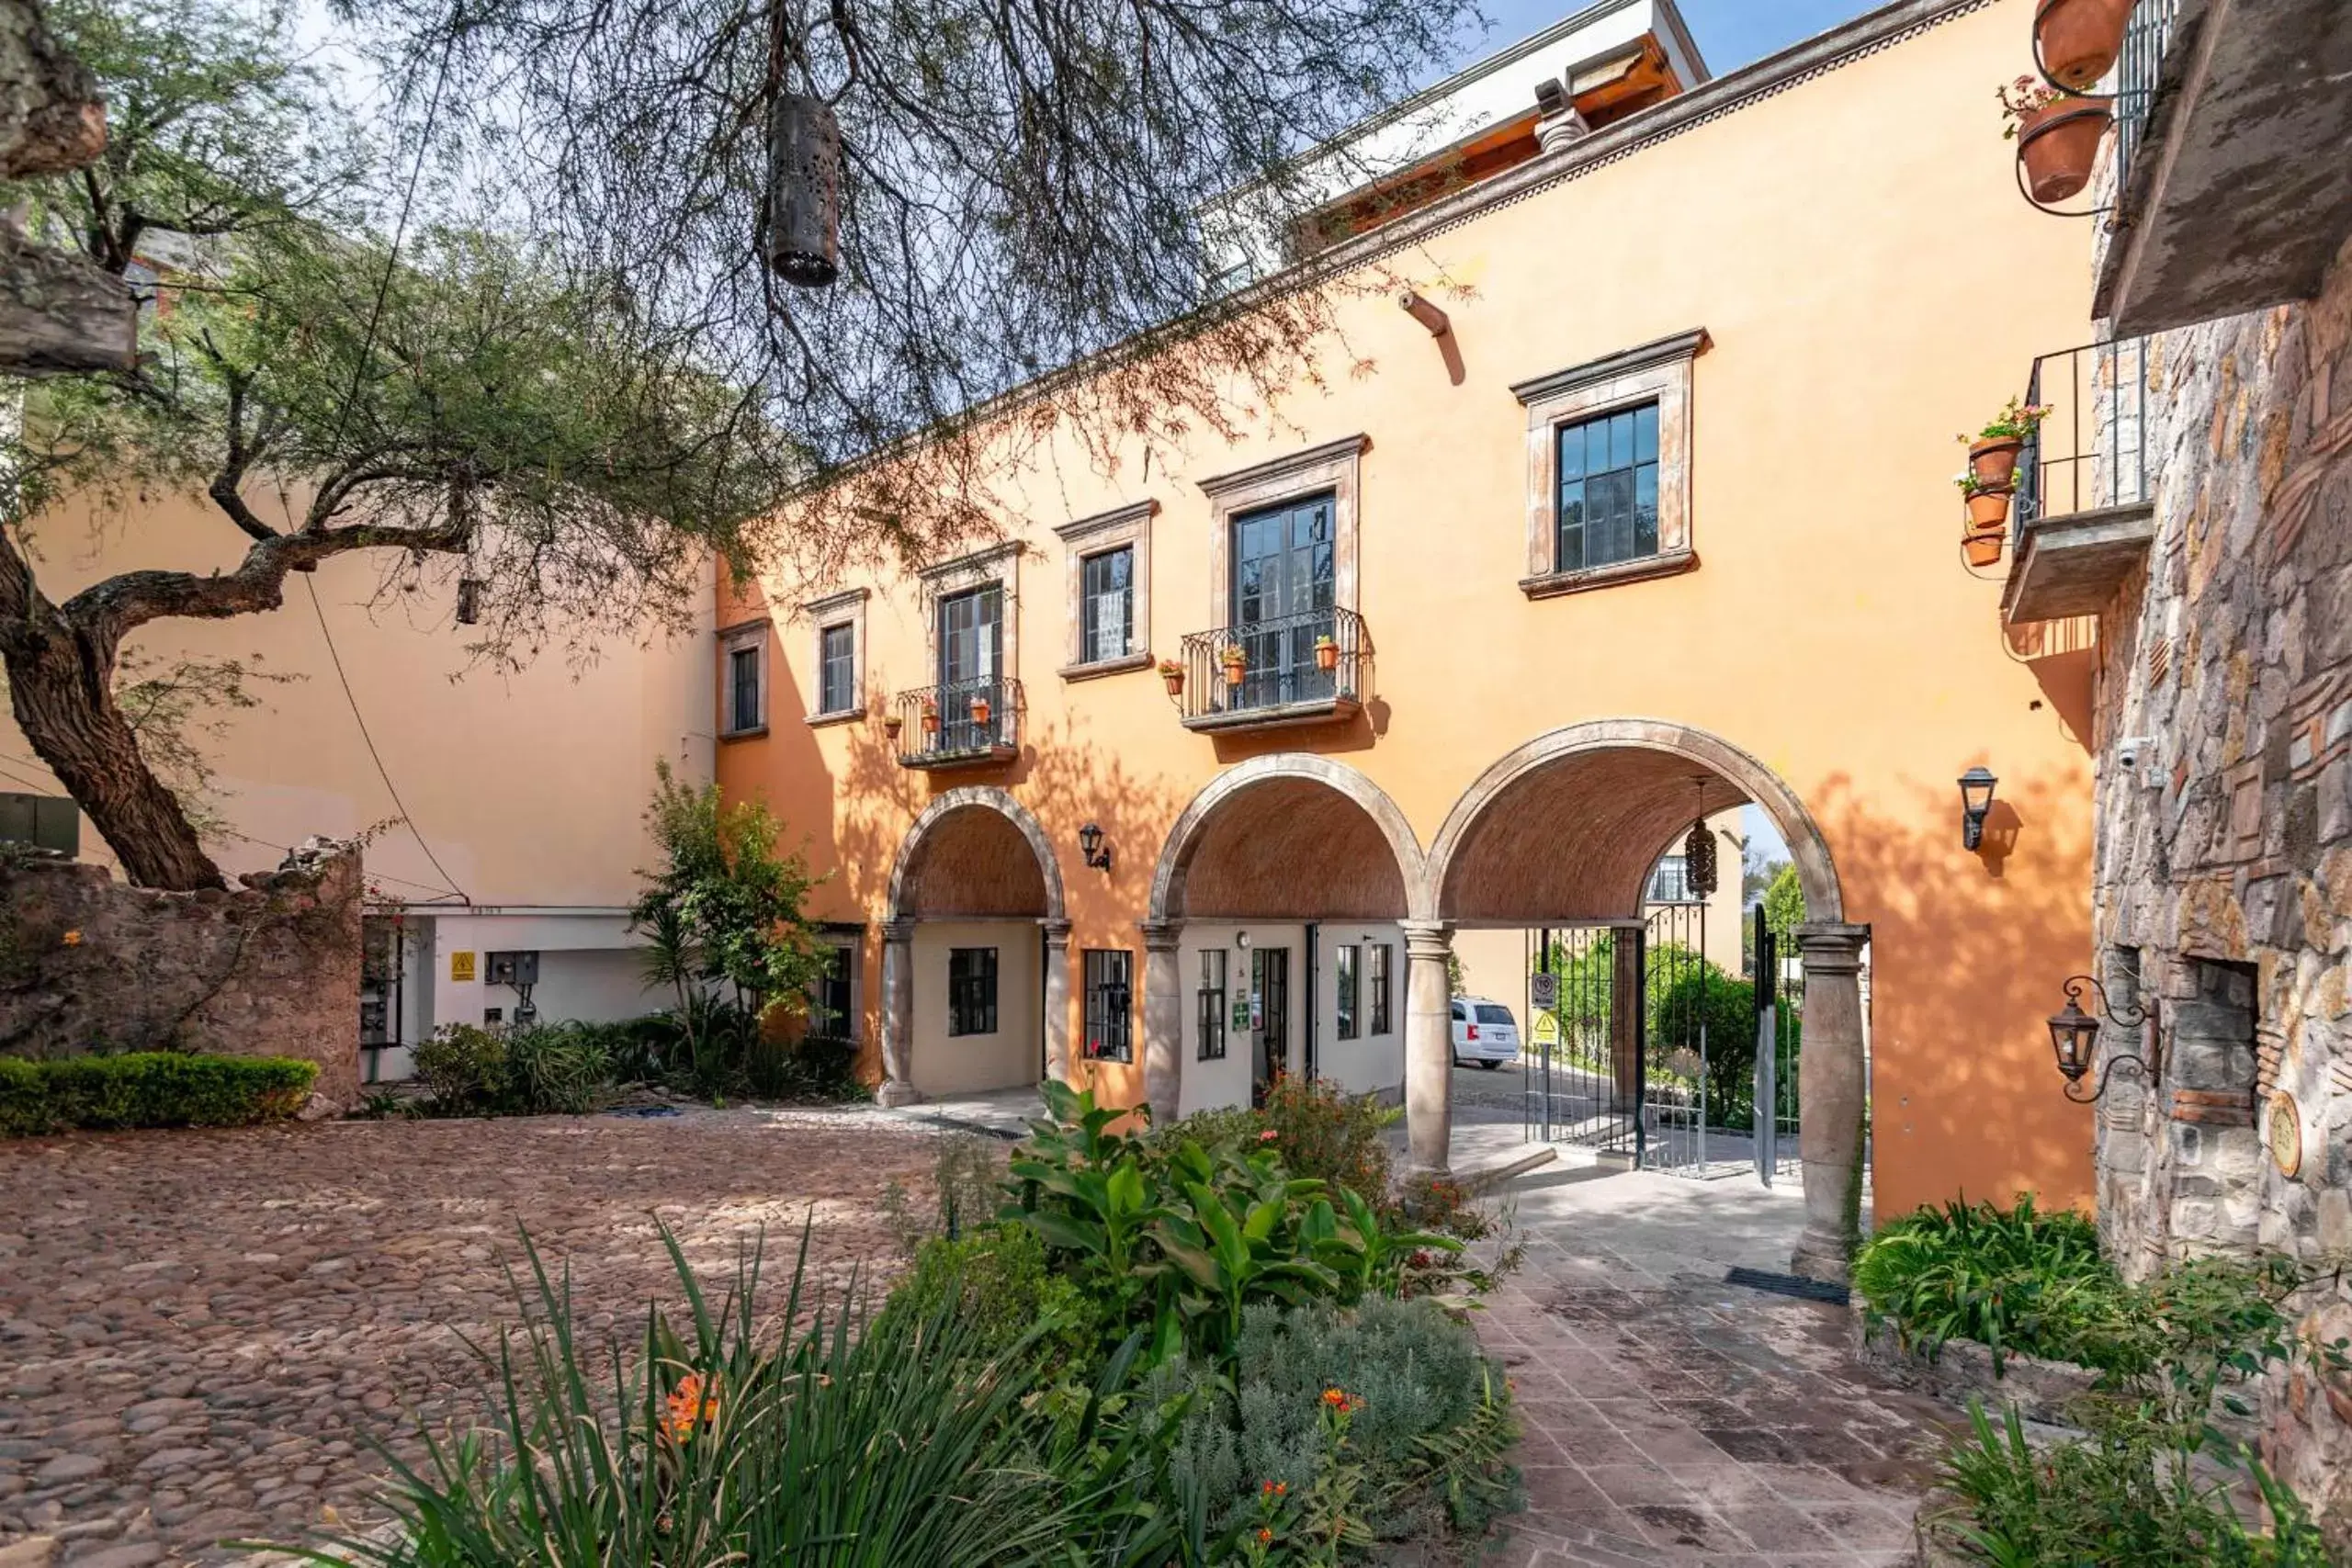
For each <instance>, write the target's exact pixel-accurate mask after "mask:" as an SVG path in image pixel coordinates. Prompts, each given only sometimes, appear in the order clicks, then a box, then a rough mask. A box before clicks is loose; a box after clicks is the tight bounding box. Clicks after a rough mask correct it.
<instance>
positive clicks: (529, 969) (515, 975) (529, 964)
mask: <svg viewBox="0 0 2352 1568" xmlns="http://www.w3.org/2000/svg"><path fill="white" fill-rule="evenodd" d="M482 963H483V965H484V967H485V969H486V970H487V976H486V977H487V978H488V980H489V982H490V983H491V984H492V985H493V986H536V985H537V984H538V983H539V955H538V953H536V952H529V951H526V952H519V953H484V954H482Z"/></svg>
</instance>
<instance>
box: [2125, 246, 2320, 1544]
mask: <svg viewBox="0 0 2352 1568" xmlns="http://www.w3.org/2000/svg"><path fill="white" fill-rule="evenodd" d="M2147 367H2148V368H2147V374H2148V378H2149V386H2148V417H2147V441H2148V453H2149V459H2148V460H2149V464H2150V472H2151V475H2152V478H2153V491H2154V506H2155V519H2154V522H2155V533H2154V545H2153V547H2152V549H2151V552H2150V555H2149V558H2148V562H2147V565H2146V567H2145V569H2144V570H2143V572H2140V573H2138V574H2135V576H2134V578H2133V580H2132V581H2127V582H2126V583H2125V584H2124V585H2123V586H2122V589H2121V591H2120V594H2119V596H2118V599H2117V601H2116V602H2115V603H2114V604H2112V605H2111V606H2110V608H2109V614H2108V615H2107V616H2106V617H2105V621H2104V624H2103V626H2102V628H2101V634H2100V639H2101V644H2102V647H2101V652H2100V670H2099V687H2098V719H2097V728H2096V733H2095V735H2094V736H2093V738H2092V739H2093V743H2094V748H2095V750H2096V752H2097V755H2098V759H2099V762H2098V768H2099V777H2098V804H2097V812H2098V818H2097V829H2098V833H2097V847H2096V855H2097V888H2096V919H2097V930H2098V939H2099V951H2100V953H2101V961H2102V964H2103V967H2104V970H2105V973H2104V974H2103V975H2102V976H2101V978H2102V979H2103V980H2105V981H2106V982H2108V984H2109V989H2110V991H2111V993H2112V994H2113V995H2114V997H2115V999H2116V1003H2117V1010H2118V1011H2119V1012H2123V1011H2124V1010H2125V1008H2126V1007H2128V1006H2130V1005H2132V1004H2133V1003H2135V1002H2136V1004H2137V1005H2138V1006H2140V1007H2143V1008H2144V1009H2145V1010H2146V1011H2147V1012H2148V1015H2149V1019H2150V1022H2149V1024H2148V1025H2147V1027H2146V1028H2145V1030H2144V1031H2141V1030H2132V1029H2125V1028H2119V1027H2115V1026H2113V1025H2110V1026H2109V1029H2108V1030H2107V1035H2108V1038H2109V1050H2110V1051H2113V1050H2115V1049H2117V1048H2119V1047H2120V1048H2122V1049H2140V1048H2141V1046H2143V1045H2145V1046H2152V1047H2153V1048H2154V1050H2155V1052H2156V1053H2158V1058H2159V1063H2160V1066H2159V1071H2158V1072H2157V1073H2156V1075H2155V1076H2154V1080H2153V1081H2152V1082H2149V1083H2146V1084H2144V1085H2143V1084H2142V1083H2140V1082H2139V1081H2137V1080H2135V1079H2134V1078H2132V1077H2130V1076H2128V1075H2129V1069H2128V1068H2127V1069H2124V1071H2123V1072H2120V1073H2118V1074H2117V1076H2116V1077H2115V1078H2114V1079H2113V1080H2112V1083H2111V1086H2110V1088H2109V1091H2108V1094H2107V1096H2106V1098H2105V1100H2102V1101H2101V1102H2100V1106H2099V1115H2098V1161H2099V1182H2100V1193H2099V1197H2100V1202H2099V1210H2100V1224H2101V1226H2102V1228H2103V1230H2104V1231H2105V1233H2106V1235H2107V1238H2108V1241H2109V1246H2110V1247H2111V1249H2112V1251H2113V1253H2114V1255H2115V1256H2116V1257H2117V1258H2118V1259H2119V1260H2120V1261H2121V1262H2122V1263H2123V1265H2124V1266H2125V1267H2126V1268H2127V1269H2131V1271H2133V1272H2135V1273H2145V1272H2146V1271H2147V1270H2148V1269H2151V1268H2153V1267H2154V1266H2155V1265H2156V1264H2157V1263H2158V1262H2159V1261H2161V1260H2162V1259H2164V1258H2167V1257H2174V1256H2179V1255H2182V1254H2186V1253H2191V1252H2199V1251H2225V1252H2241V1253H2243V1252H2251V1251H2253V1250H2255V1249H2256V1248H2261V1249H2265V1250H2270V1251H2278V1252H2285V1253H2288V1254H2290V1255H2293V1256H2296V1257H2298V1258H2302V1259H2304V1260H2305V1261H2306V1262H2309V1263H2312V1264H2318V1263H2320V1262H2322V1261H2323V1260H2327V1259H2330V1258H2335V1257H2341V1256H2344V1255H2346V1254H2352V993H2347V987H2346V960H2347V955H2352V248H2347V250H2346V252H2345V253H2344V254H2342V255H2339V257H2338V258H2337V262H2336V265H2335V267H2334V269H2333V270H2332V271H2331V273H2330V274H2329V276H2328V281H2327V283H2326V285H2325V287H2324V290H2323V292H2322V294H2321V296H2320V297H2319V298H2318V299H2315V300H2314V301H2312V302H2311V303H2309V304H2304V305H2293V306H2286V307H2281V308H2278V309H2276V310H2266V311H2262V312H2259V313H2256V314H2252V315H2246V316H2239V317H2233V318H2231V319H2228V320H2224V321H2211V322H2207V323H2203V324H2201V325H2199V326H2195V327H2191V328H2187V329H2184V330H2181V331H2177V332H2171V333H2163V334H2161V335H2159V336H2158V337H2156V338H2155V339H2154V340H2152V341H2151V342H2150V344H2149V345H2148V355H2147ZM2127 739H2130V740H2135V741H2136V742H2137V744H2136V745H2135V746H2134V747H2133V748H2132V750H2134V751H2135V753H2136V755H2135V759H2134V761H2133V764H2132V765H2131V766H2130V767H2126V766H2124V765H2122V762H2121V761H2120V754H2119V745H2120V743H2121V742H2124V741H2126V740H2127ZM2126 1016H2127V1019H2128V1014H2127V1015H2126ZM2135 1038H2136V1039H2137V1041H2138V1043H2136V1044H2135V1043H2134V1039H2135ZM2315 1305H2316V1307H2317V1310H2316V1311H2315V1314H2314V1320H2313V1321H2314V1324H2315V1325H2318V1326H2321V1327H2323V1328H2324V1329H2325V1330H2326V1331H2328V1332H2331V1333H2334V1334H2342V1333H2344V1332H2346V1329H2347V1327H2352V1294H2339V1295H2337V1296H2336V1297H2335V1299H2334V1300H2332V1301H2328V1302H2324V1303H2315ZM2331 1383H2333V1384H2334V1386H2331ZM2274 1392H2275V1393H2276V1397H2275V1398H2274V1400H2273V1401H2272V1408H2271V1409H2270V1410H2269V1411H2268V1412H2267V1415H2268V1417H2269V1425H2268V1431H2267V1446H2268V1447H2269V1448H2270V1450H2272V1454H2273V1457H2274V1460H2275V1461H2276V1462H2277V1463H2278V1467H2279V1468H2280V1469H2281V1470H2282V1472H2284V1473H2285V1474H2286V1475H2287V1476H2288V1478H2289V1479H2290V1480H2291V1481H2293V1482H2294V1483H2296V1484H2297V1485H2298V1487H2299V1489H2300V1490H2301V1491H2302V1492H2303V1495H2305V1496H2306V1497H2307V1498H2310V1499H2311V1500H2312V1502H2313V1504H2314V1505H2315V1506H2322V1507H2324V1508H2331V1509H2332V1510H2333V1512H2334V1513H2335V1518H2334V1520H2333V1522H2332V1529H2333V1530H2334V1531H2335V1534H2336V1536H2337V1538H2338V1539H2339V1540H2343V1539H2345V1538H2346V1536H2347V1535H2352V1378H2344V1377H2342V1376H2340V1375H2339V1376H2338V1377H2336V1378H2335V1379H2329V1378H2326V1377H2322V1376H2320V1375H2318V1374H2316V1373H2314V1372H2312V1371H2308V1370H2307V1371H2301V1372H2297V1373H2295V1374H2293V1376H2292V1377H2291V1378H2290V1379H2288V1380H2284V1381H2282V1382H2280V1383H2279V1385H2278V1388H2277V1389H2276V1390H2275V1391H2274Z"/></svg>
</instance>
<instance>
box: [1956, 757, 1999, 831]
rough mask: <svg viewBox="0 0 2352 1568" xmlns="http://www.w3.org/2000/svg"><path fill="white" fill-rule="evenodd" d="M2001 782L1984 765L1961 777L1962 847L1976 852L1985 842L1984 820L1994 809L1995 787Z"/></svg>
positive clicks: (1979, 765) (1980, 764)
mask: <svg viewBox="0 0 2352 1568" xmlns="http://www.w3.org/2000/svg"><path fill="white" fill-rule="evenodd" d="M2000 782H2001V781H2000V780H1999V779H1996V778H1995V777H1994V776H1993V774H1992V772H1991V771H1990V770H1989V769H1987V768H1985V766H1984V764H1982V763H1979V764H1978V765H1977V766H1975V767H1973V768H1971V769H1969V770H1968V772H1966V773H1962V774H1961V775H1960V845H1961V848H1962V849H1964V850H1971V851H1973V850H1974V849H1975V848H1977V846H1979V845H1980V844H1982V843H1984V841H1985V818H1986V817H1987V816H1988V815H1990V813H1991V812H1992V809H1993V786H1994V785H1995V784H1999V783H2000Z"/></svg>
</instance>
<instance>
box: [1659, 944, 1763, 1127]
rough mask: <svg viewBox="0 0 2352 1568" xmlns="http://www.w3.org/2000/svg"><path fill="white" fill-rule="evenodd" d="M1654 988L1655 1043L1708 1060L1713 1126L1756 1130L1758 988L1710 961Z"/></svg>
mask: <svg viewBox="0 0 2352 1568" xmlns="http://www.w3.org/2000/svg"><path fill="white" fill-rule="evenodd" d="M1652 984H1653V989H1654V997H1655V999H1654V1002H1653V1005H1652V1007H1651V1021H1650V1039H1651V1040H1652V1041H1653V1042H1654V1043H1658V1044H1662V1045H1679V1046H1682V1047H1684V1048H1687V1049H1688V1050H1690V1051H1691V1053H1692V1054H1693V1055H1701V1056H1702V1057H1703V1059H1704V1061H1705V1063H1706V1086H1707V1097H1706V1106H1707V1121H1708V1123H1709V1125H1711V1126H1717V1127H1737V1128H1748V1127H1753V1126H1754V1125H1756V991H1755V987H1753V986H1752V985H1750V984H1749V983H1748V982H1747V981H1746V980H1741V979H1735V978H1734V977H1733V976H1729V975H1726V974H1724V972H1723V971H1722V970H1721V969H1718V968H1717V967H1715V965H1714V964H1711V963H1709V962H1707V961H1706V960H1704V959H1698V960H1696V961H1695V962H1692V963H1691V964H1687V965H1686V966H1684V967H1682V968H1680V969H1679V970H1677V971H1675V972H1673V974H1672V977H1671V978H1670V979H1668V980H1667V981H1666V983H1665V984H1664V986H1663V987H1659V986H1657V981H1656V980H1655V979H1654V980H1653V982H1652ZM1702 1030H1703V1031H1704V1033H1703V1035H1702ZM1702 1042H1703V1046H1704V1049H1703V1051H1702Z"/></svg>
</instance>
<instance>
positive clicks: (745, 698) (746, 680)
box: [718, 621, 768, 739]
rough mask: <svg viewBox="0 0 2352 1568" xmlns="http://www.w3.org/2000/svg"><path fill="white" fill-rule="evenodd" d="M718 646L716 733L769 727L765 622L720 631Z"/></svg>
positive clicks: (737, 733)
mask: <svg viewBox="0 0 2352 1568" xmlns="http://www.w3.org/2000/svg"><path fill="white" fill-rule="evenodd" d="M718 646H719V660H720V663H719V677H720V689H719V728H718V733H719V735H720V737H721V738H722V739H725V738H729V737H733V736H742V735H758V734H760V733H762V732H763V731H764V730H765V729H766V728H767V727H768V623H767V622H765V621H758V622H754V623H752V625H749V626H738V627H734V628H731V629H729V630H728V631H725V632H722V633H721V634H719V639H718Z"/></svg>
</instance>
